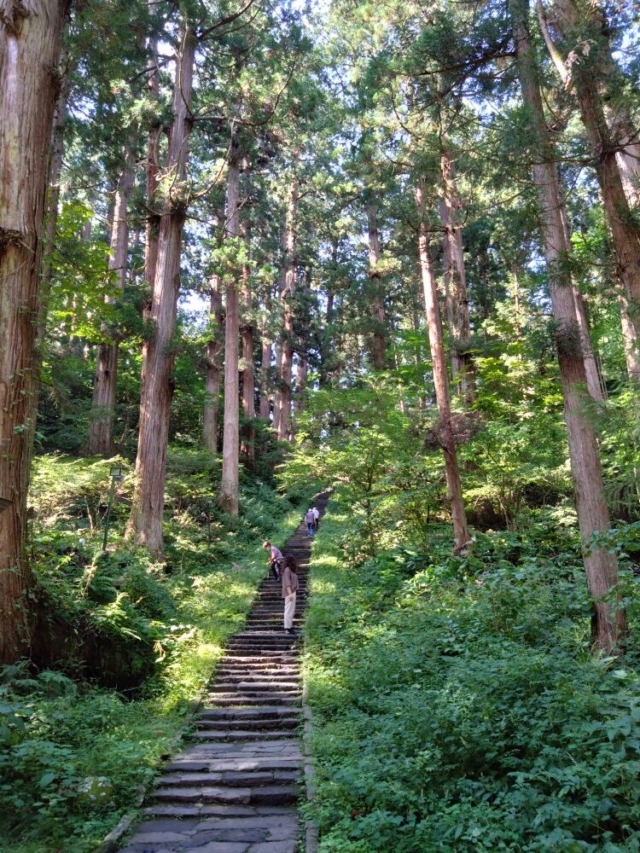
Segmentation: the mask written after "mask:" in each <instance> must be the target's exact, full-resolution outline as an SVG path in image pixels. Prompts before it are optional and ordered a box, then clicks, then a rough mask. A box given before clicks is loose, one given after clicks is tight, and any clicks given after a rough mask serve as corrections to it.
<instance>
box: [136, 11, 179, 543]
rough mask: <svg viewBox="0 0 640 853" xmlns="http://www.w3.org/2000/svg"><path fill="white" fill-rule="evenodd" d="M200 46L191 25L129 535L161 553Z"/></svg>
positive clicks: (172, 142) (146, 352)
mask: <svg viewBox="0 0 640 853" xmlns="http://www.w3.org/2000/svg"><path fill="white" fill-rule="evenodd" d="M195 47H196V44H195V38H194V35H193V31H192V29H191V27H190V26H188V25H186V24H185V25H184V26H183V29H182V33H181V36H180V43H179V45H178V48H177V51H176V76H175V83H174V93H173V123H172V125H171V132H170V135H169V152H168V158H167V175H168V176H170V184H169V187H168V188H167V192H166V197H165V198H164V200H163V207H162V213H161V216H160V231H159V234H158V255H157V262H156V267H155V277H154V282H153V291H152V295H151V306H150V310H149V318H148V319H149V324H150V326H151V329H152V333H151V336H150V338H149V339H148V340H146V341H145V343H144V345H143V351H142V360H143V368H142V377H143V379H142V394H141V399H140V432H139V437H138V455H137V458H136V477H137V479H136V485H135V489H134V494H133V505H132V507H131V516H130V519H129V534H130V535H131V536H132V537H133V538H134V539H135V541H136V542H137V543H138V544H140V545H144V546H146V547H147V548H148V549H149V551H150V552H151V553H152V554H156V555H159V554H161V553H162V550H163V535H162V520H163V512H164V487H165V480H166V469H167V445H168V440H169V417H170V411H171V398H172V396H173V380H172V375H173V361H174V356H173V351H172V343H173V334H174V331H175V324H176V312H177V303H178V294H179V289H180V249H181V243H182V232H183V228H184V222H185V218H186V212H187V204H188V197H187V189H186V174H187V162H188V141H189V135H190V133H191V125H192V118H191V94H192V84H193V66H194V58H195Z"/></svg>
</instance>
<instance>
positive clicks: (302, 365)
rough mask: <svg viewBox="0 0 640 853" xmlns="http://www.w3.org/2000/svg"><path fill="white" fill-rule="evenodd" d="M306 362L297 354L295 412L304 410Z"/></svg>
mask: <svg viewBox="0 0 640 853" xmlns="http://www.w3.org/2000/svg"><path fill="white" fill-rule="evenodd" d="M307 369H308V368H307V362H306V359H304V358H303V357H302V356H301V355H299V356H298V372H297V374H296V412H304V407H305V403H306V390H307Z"/></svg>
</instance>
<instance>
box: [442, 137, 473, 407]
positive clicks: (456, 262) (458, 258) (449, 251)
mask: <svg viewBox="0 0 640 853" xmlns="http://www.w3.org/2000/svg"><path fill="white" fill-rule="evenodd" d="M440 175H441V180H442V198H441V199H440V218H441V221H442V227H443V229H444V238H443V254H444V284H445V291H446V294H447V301H448V303H449V304H450V306H451V307H450V309H449V310H448V311H447V313H448V315H450V316H451V329H450V332H451V337H452V341H451V374H452V378H453V380H454V382H455V383H456V385H457V387H458V392H459V394H460V397H461V399H462V400H464V402H465V403H466V404H467V405H472V404H473V402H474V400H475V397H476V389H475V377H474V371H473V359H472V356H471V352H470V345H471V344H470V341H471V324H470V321H469V298H468V296H467V277H466V271H465V267H464V247H463V245H462V228H461V226H460V225H459V224H458V222H457V215H456V214H457V211H458V210H459V209H460V207H461V203H460V199H459V197H458V192H457V189H456V183H455V170H454V163H453V159H452V157H451V152H450V150H449V148H448V146H447V143H446V141H444V142H443V147H442V151H441V154H440Z"/></svg>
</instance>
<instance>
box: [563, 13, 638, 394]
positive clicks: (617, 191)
mask: <svg viewBox="0 0 640 853" xmlns="http://www.w3.org/2000/svg"><path fill="white" fill-rule="evenodd" d="M554 8H555V10H556V11H557V17H558V23H559V26H560V29H561V30H562V34H563V39H564V41H565V50H566V52H567V53H571V55H574V56H576V61H574V62H572V63H571V67H570V77H571V81H572V82H573V85H574V88H575V92H576V96H577V99H578V104H579V106H580V114H581V116H582V122H583V124H584V126H585V129H586V131H587V137H588V139H589V144H590V146H591V149H592V155H593V159H594V165H595V170H596V175H597V177H598V183H599V185H600V192H601V194H602V200H603V203H604V209H605V214H606V217H607V221H608V223H609V227H610V229H611V235H612V239H613V246H614V251H615V254H616V260H617V267H618V277H619V279H620V282H621V285H622V291H623V302H624V303H626V314H627V316H626V317H625V318H623V327H624V324H625V323H626V325H627V328H626V330H625V332H626V334H625V341H626V342H627V338H628V336H629V332H630V331H631V330H633V344H631V342H630V341H628V349H630V350H632V351H633V350H635V351H636V352H635V353H634V355H635V357H634V358H632V360H631V362H629V361H628V362H627V367H628V370H629V376H630V378H631V379H633V380H635V381H637V382H638V381H640V373H638V372H637V371H636V363H637V357H638V356H637V349H638V344H639V342H640V229H639V228H638V226H637V224H636V222H635V220H634V217H633V215H632V212H631V208H630V205H629V200H628V198H627V195H626V194H625V190H624V185H623V179H622V175H621V172H620V166H619V159H618V156H617V155H618V153H620V140H619V139H617V138H615V135H614V132H613V131H612V129H611V128H610V127H609V124H608V122H607V119H606V115H605V105H604V99H603V97H602V94H601V93H600V92H599V91H598V83H599V78H600V77H602V76H604V77H605V79H606V77H607V76H608V75H609V73H610V70H611V68H612V66H613V60H612V58H611V56H610V54H608V53H607V51H608V45H607V43H606V40H604V39H603V38H602V23H603V20H604V18H603V17H602V16H601V15H600V13H599V10H598V9H597V7H595V6H594V7H591V8H590V9H587V7H584V8H582V7H579V6H578V5H577V4H576V3H575V0H555V2H554ZM585 12H586V14H585ZM586 40H588V41H589V44H590V50H589V51H588V52H587V53H586V54H585V53H584V52H583V51H582V50H581V48H582V45H583V44H584V43H585V41H586ZM627 154H628V156H631V155H630V153H629V152H627ZM624 310H625V307H624V304H623V311H624Z"/></svg>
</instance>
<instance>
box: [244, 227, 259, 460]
mask: <svg viewBox="0 0 640 853" xmlns="http://www.w3.org/2000/svg"><path fill="white" fill-rule="evenodd" d="M242 234H243V237H244V241H245V247H246V249H245V251H246V253H247V258H248V257H249V246H250V234H249V223H248V222H246V221H245V222H243V224H242ZM250 276H251V270H250V268H249V263H248V262H247V263H245V264H243V266H242V304H243V314H244V317H243V323H242V412H243V414H244V417H245V420H246V421H247V423H246V424H245V426H244V429H243V439H242V446H241V448H240V450H241V453H242V455H243V456H246V458H247V459H253V458H254V455H255V454H254V446H253V445H254V439H255V435H254V433H255V430H254V426H253V423H252V422H253V419H254V418H255V416H256V402H255V398H256V388H255V385H256V380H255V369H254V364H253V336H254V328H253V320H252V312H253V296H252V294H251V279H250Z"/></svg>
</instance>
